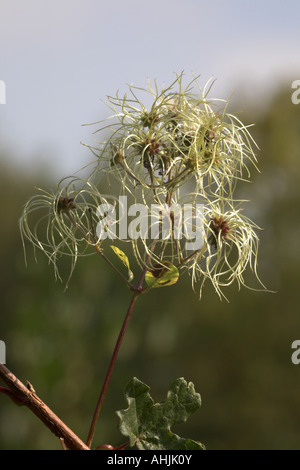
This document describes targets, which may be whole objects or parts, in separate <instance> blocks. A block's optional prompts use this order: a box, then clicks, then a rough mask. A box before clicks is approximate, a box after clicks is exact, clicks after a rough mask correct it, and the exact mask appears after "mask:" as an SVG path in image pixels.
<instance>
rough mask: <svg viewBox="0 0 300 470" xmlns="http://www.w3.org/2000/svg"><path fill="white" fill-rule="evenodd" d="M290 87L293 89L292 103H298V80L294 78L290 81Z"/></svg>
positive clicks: (299, 99) (299, 83) (299, 82)
mask: <svg viewBox="0 0 300 470" xmlns="http://www.w3.org/2000/svg"><path fill="white" fill-rule="evenodd" d="M292 88H293V89H295V91H294V92H293V93H292V98H291V99H292V103H293V104H299V103H300V80H294V81H293V83H292Z"/></svg>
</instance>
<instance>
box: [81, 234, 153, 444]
mask: <svg viewBox="0 0 300 470" xmlns="http://www.w3.org/2000/svg"><path fill="white" fill-rule="evenodd" d="M155 243H156V241H155V242H154V243H153V245H152V248H154V247H155ZM149 261H150V255H148V256H147V258H146V262H145V266H144V268H143V269H142V272H141V275H140V278H139V280H138V283H137V284H136V286H134V287H132V290H133V291H134V292H133V296H132V299H131V302H130V304H129V307H128V310H127V313H126V316H125V319H124V322H123V325H122V327H121V330H120V333H119V336H118V339H117V342H116V345H115V349H114V352H113V355H112V357H111V360H110V363H109V366H108V370H107V373H106V377H105V379H104V383H103V386H102V389H101V393H100V395H99V398H98V402H97V405H96V409H95V411H94V416H93V420H92V423H91V426H90V430H89V434H88V438H87V441H86V444H87V446H88V447H89V448H90V447H91V444H92V441H93V437H94V433H95V429H96V425H97V421H98V417H99V414H100V410H101V407H102V403H103V400H104V397H105V394H106V390H107V387H108V384H109V381H110V377H111V374H112V371H113V369H114V366H115V363H116V360H117V357H118V353H119V350H120V347H121V344H122V341H123V338H124V335H125V332H126V329H127V325H128V323H129V320H130V318H131V314H132V311H133V308H134V306H135V304H136V301H137V299H138V297H139V295H141V294H143V292H145V289H143V283H144V279H145V274H146V272H147V268H148V264H149Z"/></svg>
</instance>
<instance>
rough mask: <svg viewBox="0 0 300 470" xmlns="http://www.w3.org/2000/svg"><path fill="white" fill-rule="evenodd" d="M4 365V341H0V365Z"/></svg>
mask: <svg viewBox="0 0 300 470" xmlns="http://www.w3.org/2000/svg"><path fill="white" fill-rule="evenodd" d="M5 363H6V346H5V343H4V341H1V340H0V364H5Z"/></svg>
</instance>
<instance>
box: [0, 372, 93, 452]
mask: <svg viewBox="0 0 300 470" xmlns="http://www.w3.org/2000/svg"><path fill="white" fill-rule="evenodd" d="M0 378H1V379H2V380H4V382H5V383H6V384H7V386H8V387H9V389H6V388H4V387H1V391H2V392H4V393H5V394H6V395H8V396H10V398H12V400H13V401H14V402H15V403H17V404H18V405H24V406H26V407H27V408H29V409H30V410H31V411H32V412H33V413H34V414H35V415H36V416H37V417H38V418H39V419H40V420H41V421H42V422H43V423H44V424H45V425H46V426H47V428H49V429H50V431H52V432H53V434H55V435H56V436H57V437H59V438H60V439H61V442H63V443H64V446H65V447H66V448H68V449H71V450H89V447H88V446H87V445H86V444H85V443H84V442H83V441H82V440H81V439H80V438H79V437H78V436H77V435H76V434H75V433H74V432H73V431H71V429H70V428H68V427H67V426H66V425H65V423H64V422H63V421H62V420H61V419H59V418H58V416H57V415H55V414H54V413H53V411H52V410H51V409H50V408H49V407H48V406H47V405H46V404H45V403H44V402H43V401H42V400H41V399H40V398H39V397H38V395H37V394H36V392H35V390H34V388H33V386H32V385H31V384H30V383H29V382H27V387H26V386H25V385H24V384H23V383H22V382H21V381H20V380H19V379H18V378H17V377H16V376H15V375H14V374H13V373H12V372H11V371H10V370H9V369H8V368H7V367H6V366H5V365H3V364H0Z"/></svg>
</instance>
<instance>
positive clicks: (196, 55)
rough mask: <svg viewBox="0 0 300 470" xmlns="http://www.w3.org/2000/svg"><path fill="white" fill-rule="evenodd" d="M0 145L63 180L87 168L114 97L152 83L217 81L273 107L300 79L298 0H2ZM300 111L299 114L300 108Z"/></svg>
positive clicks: (226, 92)
mask: <svg viewBox="0 0 300 470" xmlns="http://www.w3.org/2000/svg"><path fill="white" fill-rule="evenodd" d="M0 18H1V28H0V80H3V81H5V83H6V104H5V105H3V104H1V105H0V139H1V140H0V148H12V149H14V155H13V158H14V163H16V164H18V165H19V167H21V168H24V169H26V170H27V171H29V172H30V170H31V168H35V167H36V166H37V165H38V166H40V167H41V168H43V167H44V168H45V169H46V168H48V167H51V168H53V169H55V173H56V174H57V175H61V176H63V175H65V174H68V173H72V172H73V171H76V170H77V169H79V168H80V167H81V166H82V165H84V164H86V163H88V162H89V160H90V159H91V154H90V153H89V151H88V150H87V149H86V148H85V147H84V146H82V145H80V142H85V143H89V144H93V142H94V136H93V135H92V132H93V131H94V130H95V127H90V126H87V127H86V126H82V124H85V123H91V122H94V121H97V120H100V119H102V118H103V117H104V116H105V115H107V112H108V110H107V108H106V107H105V105H104V104H103V103H102V101H101V100H102V99H105V97H106V96H107V95H113V94H115V92H116V91H117V90H118V89H119V90H120V92H122V93H123V92H125V91H126V84H127V83H133V84H134V85H137V86H142V87H143V86H146V85H147V77H149V78H150V79H151V80H153V79H157V82H158V83H159V84H162V83H163V82H165V83H166V84H168V83H169V82H171V81H172V80H173V79H174V73H175V72H176V73H180V72H181V71H183V70H184V72H185V74H186V76H187V79H188V78H192V75H191V72H193V73H195V74H197V75H198V74H200V75H201V78H200V83H201V84H203V85H204V84H205V82H206V81H207V80H208V79H209V78H210V77H211V76H214V77H215V78H216V83H215V85H214V87H213V93H212V94H213V95H214V96H216V97H220V98H229V96H230V95H231V94H232V93H233V92H236V93H237V95H239V94H240V95H241V96H243V97H245V99H246V98H247V99H251V100H252V101H253V100H254V99H257V102H258V103H260V104H261V103H264V102H267V100H268V97H269V96H270V94H271V93H272V91H273V90H274V89H276V87H277V86H278V85H279V84H280V85H282V86H285V87H288V88H290V87H291V82H292V81H293V80H295V79H300V60H299V56H300V28H299V18H300V2H298V1H296V0H286V1H285V2H283V1H280V2H279V1H274V0H273V1H271V0H260V1H258V0H251V1H249V0H227V1H220V0H214V1H213V2H208V1H207V0H206V1H202V0H198V1H197V0H185V1H184V2H183V1H178V0H152V1H147V2H145V1H141V0H126V1H122V0H110V1H102V0H100V1H96V0H59V1H58V0H52V1H51V2H50V1H47V2H46V1H40V0H26V1H24V0H2V1H1V6H0ZM299 112H300V110H299Z"/></svg>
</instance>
